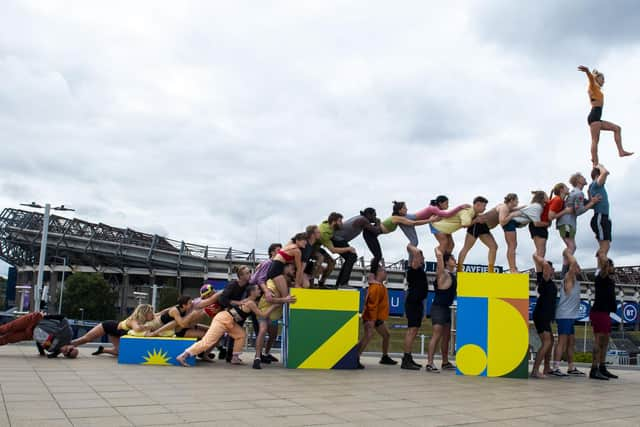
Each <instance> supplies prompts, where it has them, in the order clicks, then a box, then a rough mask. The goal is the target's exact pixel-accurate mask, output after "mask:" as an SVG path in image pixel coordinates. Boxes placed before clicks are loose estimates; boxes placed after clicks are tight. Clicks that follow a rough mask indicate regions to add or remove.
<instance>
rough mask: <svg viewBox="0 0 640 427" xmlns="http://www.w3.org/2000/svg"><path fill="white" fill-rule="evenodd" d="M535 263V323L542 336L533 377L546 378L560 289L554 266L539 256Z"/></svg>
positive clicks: (532, 371) (534, 364) (549, 363)
mask: <svg viewBox="0 0 640 427" xmlns="http://www.w3.org/2000/svg"><path fill="white" fill-rule="evenodd" d="M533 261H534V263H535V265H536V283H537V285H538V300H537V302H536V307H535V308H534V309H533V323H534V325H535V327H536V331H537V332H538V335H540V341H541V345H540V348H539V349H538V352H537V353H536V360H535V361H534V363H533V369H532V370H531V377H532V378H545V377H546V375H545V374H546V373H548V372H550V371H551V349H552V348H553V332H552V330H551V322H552V321H553V320H554V319H555V314H556V296H557V294H558V289H557V288H556V284H555V283H554V281H553V275H554V274H555V271H554V269H553V264H551V262H549V261H547V260H545V259H544V258H542V257H541V256H538V255H537V254H534V255H533ZM543 359H544V373H543V374H541V373H540V365H541V364H542V360H543Z"/></svg>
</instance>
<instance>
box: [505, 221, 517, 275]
mask: <svg viewBox="0 0 640 427" xmlns="http://www.w3.org/2000/svg"><path fill="white" fill-rule="evenodd" d="M504 240H506V242H507V261H508V262H509V273H517V272H518V266H517V265H516V248H517V247H518V235H517V234H516V232H515V231H505V232H504Z"/></svg>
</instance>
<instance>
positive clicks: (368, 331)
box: [358, 320, 375, 354]
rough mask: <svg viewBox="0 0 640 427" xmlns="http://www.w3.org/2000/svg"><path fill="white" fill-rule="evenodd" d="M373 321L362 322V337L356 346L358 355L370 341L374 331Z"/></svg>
mask: <svg viewBox="0 0 640 427" xmlns="http://www.w3.org/2000/svg"><path fill="white" fill-rule="evenodd" d="M374 328H375V326H374V321H373V320H365V321H364V335H363V336H362V339H361V340H360V343H359V344H358V354H362V352H363V351H364V349H365V348H367V346H368V345H369V341H371V337H372V336H373V330H374Z"/></svg>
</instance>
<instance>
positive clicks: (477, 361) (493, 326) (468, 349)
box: [456, 273, 529, 378]
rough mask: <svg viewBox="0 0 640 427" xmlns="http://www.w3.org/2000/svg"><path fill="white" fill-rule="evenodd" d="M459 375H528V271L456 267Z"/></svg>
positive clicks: (518, 376)
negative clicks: (461, 270) (462, 269)
mask: <svg viewBox="0 0 640 427" xmlns="http://www.w3.org/2000/svg"><path fill="white" fill-rule="evenodd" d="M457 301H458V307H457V319H456V348H457V351H456V364H457V366H458V374H459V375H475V376H486V377H509V378H527V374H528V363H529V276H528V275H527V274H492V273H458V298H457Z"/></svg>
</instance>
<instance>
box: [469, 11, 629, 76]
mask: <svg viewBox="0 0 640 427" xmlns="http://www.w3.org/2000/svg"><path fill="white" fill-rule="evenodd" d="M473 9H474V10H473V11H474V13H473V14H472V19H471V21H472V25H473V27H475V28H476V29H477V31H478V32H479V34H480V35H481V36H482V37H484V38H486V39H487V40H490V41H493V42H496V43H499V44H501V45H503V46H506V47H508V48H510V49H511V50H512V51H513V52H514V53H517V54H520V55H521V56H527V54H529V53H534V54H536V55H540V56H556V55H562V56H565V57H582V58H583V60H584V62H588V61H589V62H592V61H595V60H597V59H598V58H600V57H602V56H603V55H604V54H605V53H606V52H607V51H608V50H610V49H615V48H620V47H622V46H625V45H629V44H637V43H638V42H639V37H638V28H640V4H639V3H638V2H637V1H635V0H614V1H611V2H603V1H601V0H585V1H554V0H541V1H536V2H517V1H509V0H496V1H491V2H478V3H476V5H475V6H474V8H473ZM576 65H577V64H576Z"/></svg>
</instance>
